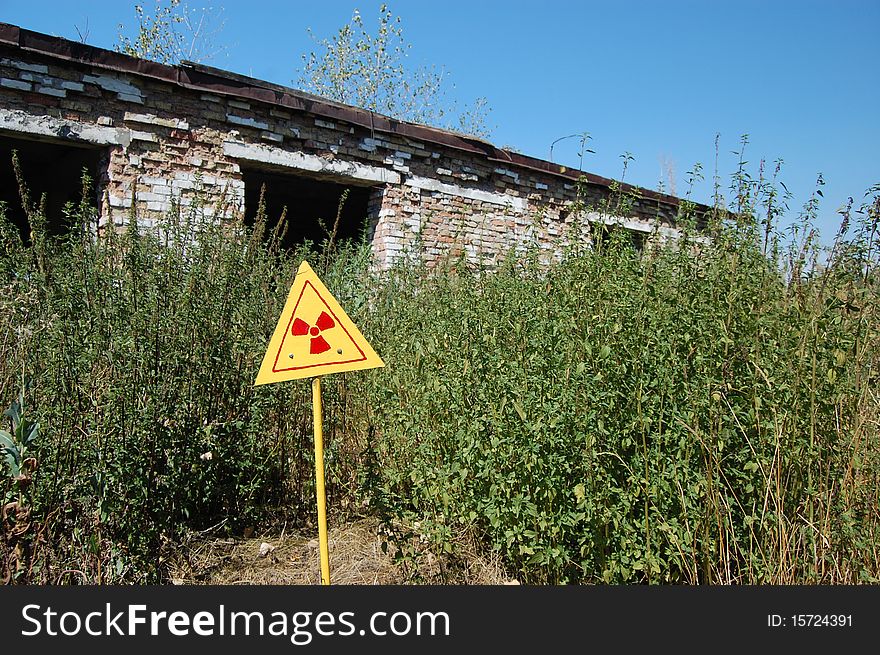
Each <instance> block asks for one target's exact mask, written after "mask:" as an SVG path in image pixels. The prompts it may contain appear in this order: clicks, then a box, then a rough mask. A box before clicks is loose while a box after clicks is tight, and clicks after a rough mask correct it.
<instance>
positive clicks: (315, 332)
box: [290, 312, 336, 355]
mask: <svg viewBox="0 0 880 655" xmlns="http://www.w3.org/2000/svg"><path fill="white" fill-rule="evenodd" d="M333 327H336V323H334V322H333V319H332V318H331V316H330V314H328V313H327V312H321V315H320V316H319V317H318V320H317V321H315V324H314V325H309V324H308V323H306V322H305V321H304V320H302V319H301V318H297V319H294V321H293V326H291V328H290V333H291V334H292V335H293V336H295V337H303V336H305V335H307V334H310V335H311V336H312V341H311V343H310V344H309V353H311V354H312V355H320V354H321V353H325V352H327V351H328V350H330V344H329V343H327V341H326V340H325V339H324V337H322V336H321V332H323V331H324V330H329V329H330V328H333Z"/></svg>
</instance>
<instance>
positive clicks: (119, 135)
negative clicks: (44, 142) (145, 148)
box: [0, 108, 131, 146]
mask: <svg viewBox="0 0 880 655" xmlns="http://www.w3.org/2000/svg"><path fill="white" fill-rule="evenodd" d="M0 130H5V131H9V132H18V133H21V134H28V135H30V136H34V137H46V138H50V139H57V140H61V141H80V142H85V143H92V144H95V145H99V146H110V145H121V146H128V144H129V143H131V134H130V133H129V131H128V130H122V129H119V128H114V127H102V126H100V125H90V124H89V123H81V122H79V121H72V120H67V119H63V118H55V117H54V116H35V115H33V114H29V113H27V112H24V111H21V110H17V109H4V108H0Z"/></svg>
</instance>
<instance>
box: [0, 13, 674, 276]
mask: <svg viewBox="0 0 880 655" xmlns="http://www.w3.org/2000/svg"><path fill="white" fill-rule="evenodd" d="M0 132H2V133H4V134H7V135H19V136H23V137H26V138H39V139H48V140H58V141H77V142H81V143H84V144H88V145H90V146H94V147H100V148H103V149H104V152H105V157H104V159H103V162H104V164H103V167H102V168H103V170H102V171H101V175H100V176H99V180H98V193H99V199H100V202H101V206H100V211H101V221H102V223H103V224H104V225H109V224H111V223H112V224H114V225H122V224H124V222H125V221H126V220H127V218H128V216H129V215H130V213H131V205H132V202H135V203H136V210H137V211H136V215H137V216H138V220H139V221H141V222H142V223H143V224H145V225H157V224H158V222H159V221H161V220H162V217H163V215H165V214H166V213H167V212H168V211H169V210H170V209H171V207H172V203H178V204H180V205H181V206H184V207H185V206H187V205H189V204H191V203H192V202H194V198H195V196H196V194H197V193H198V194H201V195H202V197H203V198H204V201H205V207H206V209H205V211H206V212H207V213H208V214H209V215H211V214H212V213H216V214H217V215H216V218H217V219H218V220H222V219H224V218H229V217H231V216H233V215H235V213H236V212H239V211H241V210H242V209H243V207H242V204H243V200H244V181H243V175H242V166H246V165H260V166H271V167H275V168H276V169H278V170H282V171H289V172H290V173H291V174H296V175H303V176H309V177H314V179H315V180H334V181H338V182H343V183H346V184H352V185H357V186H368V187H371V188H372V192H371V195H370V202H369V209H368V211H369V214H370V215H369V217H368V220H369V222H368V229H367V236H368V238H369V239H370V241H371V244H372V247H373V251H374V253H375V256H376V259H377V263H378V264H379V265H380V266H387V265H389V264H391V263H392V262H393V261H394V260H395V259H396V258H398V257H400V256H401V255H402V254H403V253H404V252H406V251H407V250H409V249H412V248H414V247H416V246H418V247H419V249H420V250H419V256H421V257H424V258H426V259H427V260H428V261H434V260H437V259H439V258H441V257H443V256H444V255H447V254H450V253H451V254H464V255H466V256H468V257H469V258H470V259H477V258H484V259H488V260H490V261H491V260H493V259H494V258H495V257H497V256H498V255H499V254H501V253H505V252H507V251H508V250H509V249H511V248H518V247H523V248H524V247H531V246H537V247H539V248H545V249H552V248H553V247H554V244H555V243H556V241H555V240H556V239H558V238H559V237H562V236H566V235H568V236H572V235H574V237H575V238H579V239H584V238H588V237H587V229H586V228H587V225H588V223H589V221H591V220H592V221H596V220H599V221H605V222H610V221H617V222H621V223H623V224H624V225H625V226H626V227H627V228H628V229H631V230H636V231H641V232H644V233H651V232H652V233H654V234H659V235H661V236H662V237H665V238H668V237H674V236H675V234H676V230H675V228H674V222H673V219H674V217H675V214H676V211H677V202H678V201H677V200H676V199H675V198H672V197H669V196H664V195H662V194H657V193H652V192H648V191H640V192H639V193H638V197H637V199H636V200H635V202H633V203H632V205H631V207H630V210H629V212H628V213H629V215H627V216H624V217H609V216H607V215H601V214H600V213H599V212H598V211H596V208H598V207H600V206H601V205H602V203H603V201H607V199H608V198H609V196H610V194H611V187H612V186H613V185H611V184H609V183H610V181H609V180H603V179H602V178H597V177H596V176H584V177H581V180H582V182H581V183H580V184H578V178H579V177H580V173H577V172H572V171H569V170H566V169H565V167H562V166H558V165H553V164H551V163H550V162H544V161H541V160H537V159H534V158H530V157H525V156H523V155H518V154H516V153H511V152H508V151H505V150H500V149H497V148H495V147H494V146H491V144H487V143H485V142H482V141H479V140H477V139H472V138H467V137H463V136H461V135H455V134H452V133H448V132H444V131H442V130H436V129H433V128H428V127H425V126H414V125H410V124H406V123H400V122H397V121H393V120H390V119H388V118H387V117H383V116H378V115H374V114H372V113H370V112H366V111H363V110H356V109H354V108H350V107H346V106H343V105H338V104H336V103H331V102H329V101H325V100H322V99H319V98H315V97H313V96H309V95H308V94H302V93H299V92H296V91H294V90H292V89H286V88H284V87H278V86H275V85H272V84H268V83H265V82H261V81H259V80H252V79H249V78H243V77H241V76H238V75H234V74H232V73H228V72H225V71H218V70H215V69H209V68H206V67H200V66H194V65H190V66H180V67H170V66H162V65H159V64H155V63H152V62H145V61H142V60H138V59H133V58H131V57H127V56H125V55H121V54H118V53H112V52H109V51H106V50H101V49H98V48H92V47H89V46H84V45H82V44H76V43H73V42H70V41H66V40H64V39H57V38H54V37H48V36H45V35H41V34H37V33H35V32H29V31H27V30H22V29H19V28H17V27H15V26H10V25H2V24H0ZM629 191H633V189H632V188H630V189H629ZM591 209H592V211H591Z"/></svg>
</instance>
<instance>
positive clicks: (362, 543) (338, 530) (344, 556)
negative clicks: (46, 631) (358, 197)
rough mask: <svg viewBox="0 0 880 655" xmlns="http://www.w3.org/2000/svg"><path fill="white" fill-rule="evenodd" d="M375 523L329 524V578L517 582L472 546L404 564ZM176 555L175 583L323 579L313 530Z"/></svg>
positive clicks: (201, 546) (201, 545) (211, 544)
mask: <svg viewBox="0 0 880 655" xmlns="http://www.w3.org/2000/svg"><path fill="white" fill-rule="evenodd" d="M379 528H380V525H379V522H378V521H377V520H376V519H372V518H365V519H360V520H357V521H354V522H351V523H346V524H344V525H341V526H338V527H332V528H331V529H330V531H329V541H330V580H331V582H332V583H333V584H335V585H400V584H414V583H432V584H475V585H479V584H516V583H515V582H512V581H509V580H508V579H507V578H506V577H505V576H504V574H503V572H502V571H501V568H500V566H499V564H498V562H496V561H489V560H486V559H485V558H482V557H479V556H477V555H476V554H475V553H473V552H469V553H467V555H466V556H465V557H464V558H459V559H457V560H455V561H451V560H449V559H448V558H438V557H436V556H435V555H434V554H432V553H430V552H427V551H425V552H420V553H419V555H418V557H417V558H415V559H412V558H411V559H410V560H409V561H408V562H407V563H406V564H401V563H396V562H395V561H394V557H393V548H392V547H391V546H390V545H389V547H388V549H387V550H388V552H387V553H386V552H384V551H383V549H382V543H383V538H382V536H381V531H380V529H379ZM264 544H267V545H266V546H264ZM261 548H262V549H263V553H264V554H261ZM266 551H268V552H266ZM178 560H179V561H178V563H177V565H176V566H175V567H174V568H173V570H172V576H171V579H172V583H173V584H182V585H199V584H208V585H316V584H320V580H321V571H320V562H319V553H318V540H317V537H316V536H315V535H299V534H296V535H292V534H284V533H282V534H281V535H278V536H274V537H273V536H270V535H262V536H260V537H255V538H250V539H244V538H227V539H205V540H202V541H199V542H197V543H194V544H192V545H191V546H189V547H187V548H184V549H181V550H180V551H178Z"/></svg>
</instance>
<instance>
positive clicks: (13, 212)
mask: <svg viewBox="0 0 880 655" xmlns="http://www.w3.org/2000/svg"><path fill="white" fill-rule="evenodd" d="M13 151H16V152H17V153H18V161H19V164H20V166H21V172H22V177H23V179H24V182H25V185H26V186H27V188H28V192H29V195H30V201H31V204H32V205H36V206H37V207H38V208H39V206H40V199H41V197H42V196H43V194H46V226H47V229H48V231H49V233H50V234H53V235H61V234H65V233H66V232H67V231H68V230H69V228H70V225H69V221H68V219H67V217H65V215H64V206H65V205H66V204H67V203H68V202H72V203H74V204H78V203H79V201H80V199H81V198H82V179H83V171H84V170H85V171H87V172H88V175H89V177H91V179H92V188H93V189H94V188H95V185H96V183H97V182H96V181H97V179H98V172H99V170H100V166H101V161H102V159H103V156H104V151H103V149H101V148H94V147H80V146H75V145H68V144H64V143H56V142H48V141H31V140H28V139H18V138H13V137H9V136H6V135H0V201H2V202H3V203H5V205H6V217H7V219H8V220H10V221H11V222H12V223H14V224H15V225H16V227H18V230H19V232H20V234H21V238H22V240H23V241H24V243H26V244H29V243H30V233H31V228H30V225H29V223H28V219H27V215H26V213H25V211H24V208H23V207H22V204H21V195H20V194H19V187H18V180H17V179H16V177H15V171H14V169H13V166H12V152H13Z"/></svg>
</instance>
